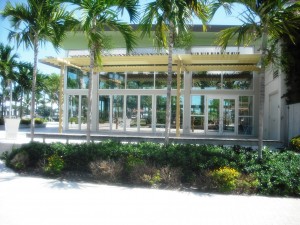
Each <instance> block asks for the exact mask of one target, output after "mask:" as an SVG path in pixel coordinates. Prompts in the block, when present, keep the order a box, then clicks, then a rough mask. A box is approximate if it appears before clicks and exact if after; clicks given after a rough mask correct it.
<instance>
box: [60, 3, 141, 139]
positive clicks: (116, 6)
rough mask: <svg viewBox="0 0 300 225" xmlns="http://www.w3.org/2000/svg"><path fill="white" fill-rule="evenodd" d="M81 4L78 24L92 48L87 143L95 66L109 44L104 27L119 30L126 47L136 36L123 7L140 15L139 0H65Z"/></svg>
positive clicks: (133, 14)
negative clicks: (127, 21)
mask: <svg viewBox="0 0 300 225" xmlns="http://www.w3.org/2000/svg"><path fill="white" fill-rule="evenodd" d="M62 2H69V3H72V4H74V5H77V6H78V10H79V11H80V12H81V13H82V17H81V18H80V26H79V27H78V28H77V30H78V31H81V32H83V33H84V34H85V36H86V38H87V41H88V48H89V51H90V70H89V80H90V82H89V92H88V109H87V115H88V116H87V143H89V142H90V136H91V118H92V109H91V106H92V101H93V98H92V92H93V89H94V85H93V79H92V78H93V76H94V68H95V66H101V51H103V50H104V49H105V48H107V40H106V39H107V37H106V36H105V32H104V31H105V30H107V29H110V30H116V31H119V32H120V33H121V34H122V36H123V38H124V40H125V43H126V48H127V51H131V50H132V49H133V46H134V44H135V40H136V39H135V36H134V33H133V29H132V27H131V26H130V25H128V24H126V23H124V22H121V21H120V20H119V19H118V16H119V14H120V13H122V12H123V10H125V11H127V12H128V14H129V16H130V19H131V20H132V21H134V20H136V19H137V15H138V12H137V9H136V7H137V3H138V1H137V0H62Z"/></svg>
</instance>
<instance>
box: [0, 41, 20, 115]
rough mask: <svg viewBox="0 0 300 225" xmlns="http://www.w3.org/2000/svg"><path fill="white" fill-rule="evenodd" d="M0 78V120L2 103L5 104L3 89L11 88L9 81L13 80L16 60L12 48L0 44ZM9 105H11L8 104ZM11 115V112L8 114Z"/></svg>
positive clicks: (16, 56)
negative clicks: (0, 96)
mask: <svg viewBox="0 0 300 225" xmlns="http://www.w3.org/2000/svg"><path fill="white" fill-rule="evenodd" d="M0 58H1V61H0V76H1V85H2V118H3V116H4V102H5V99H4V98H5V94H4V91H5V88H6V86H7V85H10V88H12V86H11V80H14V79H15V71H14V69H15V68H16V66H17V61H16V59H17V58H18V55H17V54H15V53H13V48H12V47H10V46H8V45H6V46H5V45H3V44H2V43H0ZM10 104H11V103H10ZM9 113H10V115H11V112H9Z"/></svg>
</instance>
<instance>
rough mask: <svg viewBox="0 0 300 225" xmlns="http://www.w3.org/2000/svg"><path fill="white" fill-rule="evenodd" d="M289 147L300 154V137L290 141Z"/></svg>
mask: <svg viewBox="0 0 300 225" xmlns="http://www.w3.org/2000/svg"><path fill="white" fill-rule="evenodd" d="M289 146H290V147H291V150H294V151H297V152H300V135H299V136H296V137H293V138H292V139H291V140H290V143H289Z"/></svg>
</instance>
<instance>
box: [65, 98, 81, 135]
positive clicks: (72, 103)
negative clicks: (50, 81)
mask: <svg viewBox="0 0 300 225" xmlns="http://www.w3.org/2000/svg"><path fill="white" fill-rule="evenodd" d="M68 101H69V102H68V119H69V129H79V126H78V116H79V115H78V113H79V110H78V109H79V96H78V95H69V98H68Z"/></svg>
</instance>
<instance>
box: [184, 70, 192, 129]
mask: <svg viewBox="0 0 300 225" xmlns="http://www.w3.org/2000/svg"><path fill="white" fill-rule="evenodd" d="M191 88H192V72H184V91H183V98H184V101H183V102H184V108H183V109H184V110H183V121H182V128H183V129H182V130H183V134H189V133H190V127H191Z"/></svg>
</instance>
